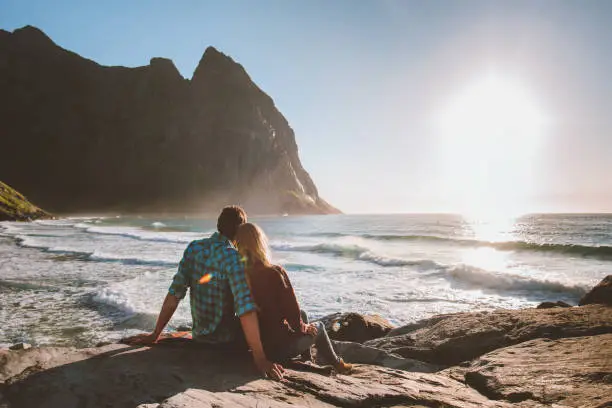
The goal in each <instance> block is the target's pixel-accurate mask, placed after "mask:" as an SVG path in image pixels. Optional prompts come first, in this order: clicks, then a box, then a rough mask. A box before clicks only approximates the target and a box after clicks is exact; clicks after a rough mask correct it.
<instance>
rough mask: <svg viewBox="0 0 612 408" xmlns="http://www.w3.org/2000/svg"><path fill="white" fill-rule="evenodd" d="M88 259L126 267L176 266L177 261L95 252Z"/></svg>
mask: <svg viewBox="0 0 612 408" xmlns="http://www.w3.org/2000/svg"><path fill="white" fill-rule="evenodd" d="M89 259H91V260H93V261H101V262H121V263H124V264H128V265H151V266H176V265H178V260H173V259H167V258H153V257H149V258H147V257H144V256H138V257H135V256H126V255H122V254H114V253H103V252H99V251H95V252H94V253H93V254H91V255H90V256H89Z"/></svg>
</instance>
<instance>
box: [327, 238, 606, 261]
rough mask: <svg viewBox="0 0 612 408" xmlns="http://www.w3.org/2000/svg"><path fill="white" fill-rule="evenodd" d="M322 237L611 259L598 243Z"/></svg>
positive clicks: (603, 246) (603, 247)
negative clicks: (436, 243) (446, 244)
mask: <svg viewBox="0 0 612 408" xmlns="http://www.w3.org/2000/svg"><path fill="white" fill-rule="evenodd" d="M316 235H318V236H322V237H330V238H333V237H335V238H340V237H358V238H365V239H371V240H378V241H429V242H441V243H448V244H451V245H459V246H468V247H488V248H494V249H498V250H500V251H529V252H546V253H557V254H562V255H570V256H571V255H573V256H581V257H591V258H599V259H604V260H606V259H612V246H606V245H600V246H591V245H580V244H554V243H537V242H527V241H499V242H497V241H479V240H476V239H465V238H450V237H440V236H436V235H375V234H359V235H351V234H342V233H320V234H316Z"/></svg>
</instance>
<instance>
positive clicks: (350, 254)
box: [272, 243, 442, 269]
mask: <svg viewBox="0 0 612 408" xmlns="http://www.w3.org/2000/svg"><path fill="white" fill-rule="evenodd" d="M272 249H275V250H277V251H296V252H313V253H323V254H331V255H335V256H340V257H343V258H349V259H354V260H358V261H366V262H371V263H373V264H376V265H379V266H384V267H393V266H396V267H400V266H416V267H419V268H422V269H437V268H440V267H442V265H440V264H438V263H436V262H435V261H432V260H429V259H418V260H414V259H405V258H396V257H388V256H384V255H380V254H376V253H375V252H373V251H371V250H370V249H368V248H364V247H361V246H359V245H352V244H351V245H345V244H312V245H310V244H291V243H281V244H272Z"/></svg>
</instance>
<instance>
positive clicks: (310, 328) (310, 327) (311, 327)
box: [306, 323, 319, 337]
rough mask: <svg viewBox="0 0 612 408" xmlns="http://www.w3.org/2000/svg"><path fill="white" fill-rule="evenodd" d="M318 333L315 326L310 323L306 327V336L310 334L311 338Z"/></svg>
mask: <svg viewBox="0 0 612 408" xmlns="http://www.w3.org/2000/svg"><path fill="white" fill-rule="evenodd" d="M318 332H319V331H318V330H317V326H315V325H314V324H312V323H310V324H307V325H306V334H310V335H311V336H312V337H314V336H316V335H317V333H318Z"/></svg>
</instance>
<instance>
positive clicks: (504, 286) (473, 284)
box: [445, 265, 588, 298]
mask: <svg viewBox="0 0 612 408" xmlns="http://www.w3.org/2000/svg"><path fill="white" fill-rule="evenodd" d="M445 274H446V275H447V277H448V278H450V279H451V280H453V281H455V282H456V283H458V284H459V285H460V286H462V287H467V288H470V289H489V290H495V291H504V292H512V291H524V292H548V293H551V292H553V293H565V294H569V295H571V296H573V297H577V298H579V297H581V296H582V295H584V294H585V293H586V291H587V289H588V288H586V287H584V286H580V285H569V284H563V283H561V282H555V281H550V280H539V279H534V278H529V277H525V276H520V275H513V274H507V273H496V272H489V271H486V270H484V269H480V268H476V267H473V266H469V265H458V266H453V267H449V268H447V269H446V271H445Z"/></svg>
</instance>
